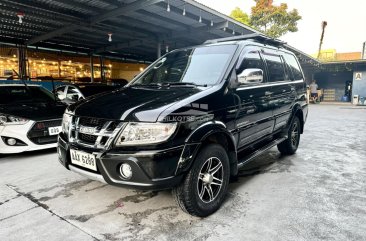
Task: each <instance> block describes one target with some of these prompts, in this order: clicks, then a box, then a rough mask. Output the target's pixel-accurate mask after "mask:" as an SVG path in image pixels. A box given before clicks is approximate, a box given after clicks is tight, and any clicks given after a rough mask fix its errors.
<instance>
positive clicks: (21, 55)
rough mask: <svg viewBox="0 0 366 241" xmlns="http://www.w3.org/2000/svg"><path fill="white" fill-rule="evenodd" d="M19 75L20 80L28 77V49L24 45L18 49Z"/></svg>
mask: <svg viewBox="0 0 366 241" xmlns="http://www.w3.org/2000/svg"><path fill="white" fill-rule="evenodd" d="M18 74H19V78H20V79H24V78H25V77H26V76H27V63H26V47H25V46H23V45H20V46H19V47H18Z"/></svg>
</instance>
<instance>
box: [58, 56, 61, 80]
mask: <svg viewBox="0 0 366 241" xmlns="http://www.w3.org/2000/svg"><path fill="white" fill-rule="evenodd" d="M57 67H58V77H59V78H61V61H60V59H58V61H57Z"/></svg>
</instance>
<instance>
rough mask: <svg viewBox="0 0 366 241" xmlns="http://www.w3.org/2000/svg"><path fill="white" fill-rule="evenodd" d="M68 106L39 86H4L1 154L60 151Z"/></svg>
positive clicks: (0, 111)
mask: <svg viewBox="0 0 366 241" xmlns="http://www.w3.org/2000/svg"><path fill="white" fill-rule="evenodd" d="M65 108H66V105H65V104H63V103H60V102H57V101H56V99H55V97H54V95H53V94H52V93H51V92H50V91H48V90H46V89H45V88H43V87H41V86H38V85H27V86H25V85H21V84H10V85H9V84H2V85H0V154H5V153H19V152H24V151H33V150H40V149H46V148H52V147H56V142H57V135H58V133H59V132H60V131H61V120H62V114H63V112H64V111H65Z"/></svg>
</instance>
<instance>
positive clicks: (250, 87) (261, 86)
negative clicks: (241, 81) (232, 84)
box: [237, 80, 305, 90]
mask: <svg viewBox="0 0 366 241" xmlns="http://www.w3.org/2000/svg"><path fill="white" fill-rule="evenodd" d="M300 83H305V82H304V81H303V80H296V81H284V82H278V83H276V82H274V83H267V84H264V85H255V86H243V87H239V88H237V90H249V89H257V88H264V87H271V86H278V85H289V84H300Z"/></svg>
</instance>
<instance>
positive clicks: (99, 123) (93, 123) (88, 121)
mask: <svg viewBox="0 0 366 241" xmlns="http://www.w3.org/2000/svg"><path fill="white" fill-rule="evenodd" d="M105 123H106V120H103V119H97V118H90V117H80V119H79V124H80V125H82V126H89V127H97V129H98V130H100V129H102V128H103V125H104V124H105Z"/></svg>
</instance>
